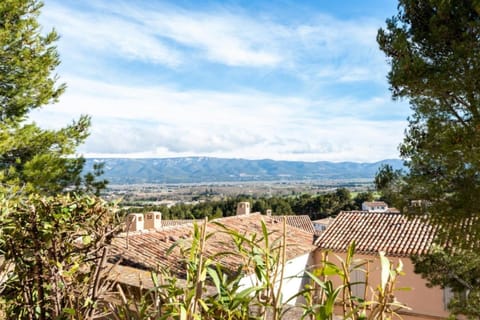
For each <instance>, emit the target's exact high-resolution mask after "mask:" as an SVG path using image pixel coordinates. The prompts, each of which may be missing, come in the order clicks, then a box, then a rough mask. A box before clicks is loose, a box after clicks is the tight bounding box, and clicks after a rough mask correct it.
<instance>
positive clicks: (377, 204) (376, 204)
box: [362, 201, 388, 212]
mask: <svg viewBox="0 0 480 320" xmlns="http://www.w3.org/2000/svg"><path fill="white" fill-rule="evenodd" d="M362 211H375V212H387V211H388V204H387V203H385V202H383V201H365V202H364V203H362Z"/></svg>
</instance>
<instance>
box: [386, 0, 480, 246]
mask: <svg viewBox="0 0 480 320" xmlns="http://www.w3.org/2000/svg"><path fill="white" fill-rule="evenodd" d="M479 9H480V6H478V5H475V2H472V1H466V0H455V1H453V0H445V1H430V0H421V1H418V0H401V1H400V4H399V13H398V15H397V16H395V17H393V18H391V19H389V20H387V28H386V29H385V30H380V31H379V33H378V42H379V44H380V48H381V49H382V50H383V51H384V52H385V54H386V55H387V57H388V58H389V61H390V64H391V71H390V72H389V74H388V80H389V82H390V86H391V90H392V92H393V97H394V98H408V99H409V101H410V105H411V108H412V111H413V115H412V116H411V117H410V118H409V127H408V130H407V132H406V137H405V139H404V141H403V143H402V145H401V146H400V153H401V156H402V157H403V159H405V161H406V165H407V167H408V169H409V172H408V174H407V175H406V176H405V183H406V185H405V187H403V188H402V194H403V195H404V196H405V197H406V199H407V200H424V203H425V204H428V205H427V206H417V207H408V208H407V206H408V204H409V202H405V203H404V206H403V207H404V208H406V209H408V212H414V213H421V214H423V213H424V212H425V211H426V212H428V214H429V217H430V219H431V221H434V222H435V223H438V224H440V225H442V227H443V228H447V229H449V227H450V226H456V225H457V222H458V221H459V220H461V219H464V218H472V217H476V216H477V215H478V212H479V208H478V202H477V199H478V198H479V196H480V78H479V76H478V75H479V74H480V41H479V39H480V16H479V11H478V10H479ZM472 221H475V224H476V227H477V228H476V230H480V220H479V219H475V220H472ZM477 221H478V222H477ZM452 231H454V230H452ZM458 240H459V241H460V240H461V238H460V237H459V239H458Z"/></svg>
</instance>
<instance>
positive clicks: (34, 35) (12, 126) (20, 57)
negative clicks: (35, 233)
mask: <svg viewBox="0 0 480 320" xmlns="http://www.w3.org/2000/svg"><path fill="white" fill-rule="evenodd" d="M41 7H42V3H41V2H39V1H37V0H3V1H1V2H0V185H3V186H5V185H7V186H12V185H14V186H20V187H21V188H22V189H23V190H25V191H27V192H39V193H48V194H54V193H58V192H61V191H63V190H65V189H66V188H72V187H73V188H80V187H81V186H82V185H83V184H84V183H85V179H83V178H82V176H81V173H82V169H83V165H84V162H85V161H84V159H83V158H81V157H76V156H75V150H76V148H77V146H78V145H79V144H81V143H82V142H84V141H85V139H86V138H87V136H88V129H89V127H90V118H89V117H88V116H82V117H80V119H78V120H77V121H74V122H73V123H71V124H70V125H67V126H66V127H64V128H62V129H60V130H45V129H42V128H40V127H39V126H38V125H36V124H35V123H31V122H29V120H28V115H29V112H30V111H32V110H35V109H39V108H41V107H42V106H45V105H47V104H51V103H55V102H57V101H58V98H59V97H60V95H61V94H62V93H63V92H64V91H65V88H66V86H65V84H57V80H58V79H57V75H56V74H55V73H54V71H55V68H56V67H57V66H58V65H59V63H60V58H59V55H58V52H57V49H56V47H55V42H56V41H57V40H58V35H57V33H56V32H55V31H54V30H52V31H50V32H48V33H46V34H42V30H41V28H40V25H39V24H38V21H37V19H38V16H39V14H40V9H41ZM99 169H101V168H99ZM100 171H101V170H99V172H100ZM90 178H91V177H90ZM87 180H88V181H87V184H89V187H90V188H91V187H92V183H94V182H96V183H97V184H96V185H95V186H96V187H97V188H96V189H99V188H102V187H104V182H105V181H94V180H95V179H93V180H92V179H87ZM94 191H96V192H98V190H94Z"/></svg>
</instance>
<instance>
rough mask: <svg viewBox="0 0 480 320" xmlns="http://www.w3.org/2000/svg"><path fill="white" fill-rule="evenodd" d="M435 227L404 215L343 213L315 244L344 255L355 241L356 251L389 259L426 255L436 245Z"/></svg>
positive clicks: (363, 212) (359, 212)
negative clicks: (434, 242) (380, 254)
mask: <svg viewBox="0 0 480 320" xmlns="http://www.w3.org/2000/svg"><path fill="white" fill-rule="evenodd" d="M434 236H435V228H434V227H432V226H431V225H430V224H428V223H427V222H425V221H423V220H421V219H418V218H412V219H407V218H406V217H405V216H404V215H402V214H400V213H381V212H367V211H344V212H341V213H340V214H339V215H338V216H337V217H336V218H335V220H334V221H333V222H332V224H331V225H330V226H329V227H328V229H327V230H326V231H325V232H324V233H323V234H322V235H321V236H320V237H319V238H318V239H317V241H316V242H315V243H316V244H317V245H318V246H319V247H320V248H324V249H330V250H333V251H340V252H343V251H345V250H346V249H347V247H348V245H349V244H350V243H351V242H352V241H353V240H355V244H356V251H357V252H358V253H363V254H376V253H378V252H379V251H384V252H385V253H386V254H387V255H389V256H410V255H413V254H425V253H427V252H428V250H429V248H430V246H431V245H432V243H433V240H434Z"/></svg>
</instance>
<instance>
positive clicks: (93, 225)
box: [0, 195, 117, 319]
mask: <svg viewBox="0 0 480 320" xmlns="http://www.w3.org/2000/svg"><path fill="white" fill-rule="evenodd" d="M0 210H1V211H0V251H1V252H0V254H2V255H3V258H4V261H5V262H6V264H8V266H9V267H8V268H4V270H1V268H0V274H3V272H1V271H5V270H8V272H7V273H6V275H7V276H6V279H5V281H4V282H2V283H1V284H0V291H1V296H2V298H3V299H4V300H5V301H4V303H5V304H4V305H3V306H2V307H3V308H4V309H5V312H6V315H7V316H8V318H9V319H13V318H18V319H63V318H65V319H66V318H71V319H80V318H82V315H86V314H88V313H90V312H92V311H93V309H94V307H95V303H96V299H98V295H97V293H96V292H98V290H99V288H98V280H96V276H98V275H99V271H98V270H99V268H100V267H101V263H100V260H101V259H102V256H103V255H104V249H105V248H106V246H107V244H108V243H109V242H110V240H111V239H112V237H113V236H114V234H115V232H116V230H117V229H116V227H115V226H116V218H115V212H114V210H113V207H112V206H111V205H109V204H107V203H105V202H104V201H103V200H101V199H99V198H94V197H88V196H69V195H65V196H61V195H60V196H55V197H45V196H39V195H30V196H28V197H25V196H20V197H10V198H7V197H6V196H5V195H0ZM72 312H73V316H72V317H70V316H68V315H69V314H71V313H72Z"/></svg>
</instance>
